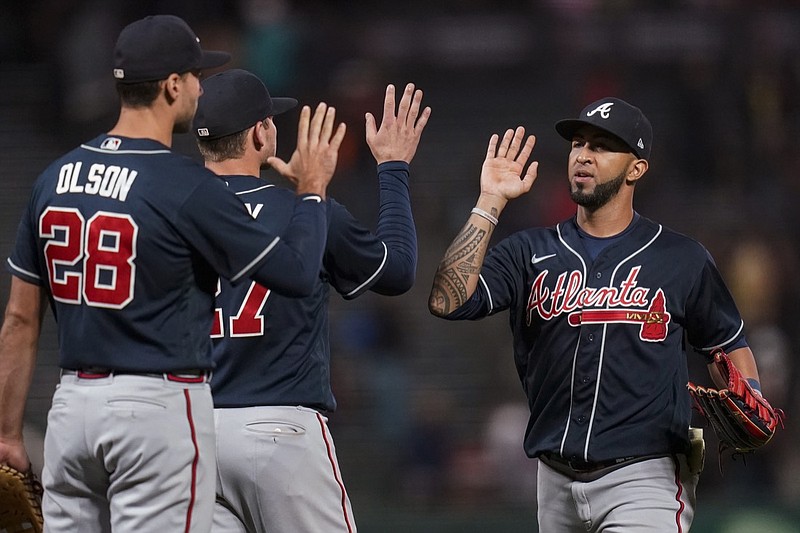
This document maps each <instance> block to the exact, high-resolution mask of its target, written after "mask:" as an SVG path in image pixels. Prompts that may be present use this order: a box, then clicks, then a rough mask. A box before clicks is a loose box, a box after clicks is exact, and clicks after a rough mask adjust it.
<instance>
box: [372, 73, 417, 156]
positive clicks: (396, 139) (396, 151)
mask: <svg viewBox="0 0 800 533" xmlns="http://www.w3.org/2000/svg"><path fill="white" fill-rule="evenodd" d="M421 103H422V91H420V90H416V91H415V90H414V84H413V83H409V84H408V85H406V88H405V91H404V92H403V96H402V97H401V98H400V104H399V105H398V107H397V115H395V109H394V106H395V88H394V85H388V86H387V87H386V97H385V98H384V100H383V119H382V120H381V126H380V129H376V128H375V117H374V116H373V115H372V113H367V114H366V115H365V118H366V130H367V144H368V145H369V148H370V150H371V151H372V155H373V156H374V157H375V160H376V161H377V162H378V164H380V163H384V162H386V161H405V162H406V163H410V162H411V160H412V159H413V158H414V154H415V153H416V151H417V146H418V145H419V138H420V136H421V135H422V130H424V129H425V125H426V124H427V123H428V118H429V117H430V116H431V108H430V107H426V108H425V109H423V110H422V113H420V105H421Z"/></svg>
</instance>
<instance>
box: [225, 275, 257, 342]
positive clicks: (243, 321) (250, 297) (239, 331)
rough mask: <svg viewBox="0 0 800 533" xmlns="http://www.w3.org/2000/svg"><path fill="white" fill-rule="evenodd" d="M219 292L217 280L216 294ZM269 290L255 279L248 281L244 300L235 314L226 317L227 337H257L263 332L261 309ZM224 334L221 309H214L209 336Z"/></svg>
mask: <svg viewBox="0 0 800 533" xmlns="http://www.w3.org/2000/svg"><path fill="white" fill-rule="evenodd" d="M219 293H220V286H219V282H217V296H219ZM269 294H270V290H269V289H268V288H266V287H264V286H262V285H259V284H258V283H256V282H255V281H252V282H250V287H249V288H248V289H247V294H246V295H245V297H244V301H243V302H242V304H241V305H240V306H239V310H238V311H237V312H236V314H235V315H231V316H230V318H228V324H229V327H228V332H227V333H228V336H229V337H257V336H260V335H263V334H264V315H263V314H262V311H263V309H264V305H265V304H266V303H267V298H269ZM224 336H225V328H224V318H223V309H222V308H221V307H217V308H216V309H215V310H214V323H213V324H212V325H211V338H212V339H218V338H220V337H224Z"/></svg>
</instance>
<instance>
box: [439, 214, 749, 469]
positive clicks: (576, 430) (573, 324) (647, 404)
mask: <svg viewBox="0 0 800 533" xmlns="http://www.w3.org/2000/svg"><path fill="white" fill-rule="evenodd" d="M505 309H508V310H509V314H510V316H509V320H510V324H511V330H512V332H513V346H514V358H515V362H516V367H517V370H518V372H519V377H520V379H521V381H522V385H523V388H524V390H525V393H526V395H527V397H528V403H529V407H530V410H531V417H530V422H529V424H528V428H527V431H526V435H525V450H526V452H527V453H528V455H529V456H531V457H536V456H538V455H540V454H541V453H544V452H551V453H556V454H560V455H562V456H564V457H566V458H568V459H571V460H576V459H578V460H584V461H589V462H600V461H606V460H611V459H616V458H621V457H629V456H641V455H649V454H664V453H666V454H669V453H685V452H686V451H687V450H688V435H687V433H688V426H689V422H690V416H691V411H690V399H689V394H688V393H687V391H686V383H687V381H688V376H687V374H688V370H687V363H686V353H685V341H688V342H689V343H690V344H691V345H692V346H693V347H694V348H695V349H697V350H699V351H701V352H704V353H706V354H708V353H709V352H710V351H711V350H712V349H713V348H715V347H722V348H727V349H730V348H732V347H741V346H745V345H746V344H745V342H744V334H743V323H742V319H741V317H740V315H739V312H738V310H737V308H736V305H735V304H734V301H733V298H732V297H731V295H730V293H729V291H728V289H727V288H726V287H725V284H724V282H723V280H722V278H721V276H720V274H719V272H718V271H717V269H716V267H715V265H714V262H713V261H712V259H711V256H710V255H709V253H708V251H707V250H706V249H705V248H704V247H703V246H702V245H701V244H699V243H698V242H696V241H694V240H692V239H690V238H688V237H685V236H683V235H680V234H678V233H675V232H673V231H670V230H669V229H666V228H664V227H662V226H661V225H659V224H657V223H655V222H652V221H650V220H648V219H646V218H644V217H639V216H637V217H636V218H635V220H634V222H632V227H630V228H629V230H628V231H627V233H626V234H625V235H624V237H623V238H622V239H620V240H617V241H615V242H613V243H612V244H610V245H609V246H607V247H606V248H605V249H603V250H602V251H601V252H600V253H599V255H598V256H597V257H596V259H595V260H594V261H592V260H591V259H590V255H589V254H588V253H587V252H586V250H585V249H584V246H583V241H582V239H581V238H580V236H579V232H578V226H577V224H576V222H575V219H574V218H573V219H571V220H568V221H565V222H562V223H560V224H558V225H557V226H555V227H551V228H535V229H530V230H525V231H521V232H519V233H516V234H514V235H512V236H510V237H508V238H506V239H504V240H503V241H501V242H500V243H499V244H497V245H496V246H495V247H493V248H492V249H491V250H490V251H489V253H488V254H487V256H486V260H485V263H484V265H483V268H482V269H481V275H480V281H479V284H478V290H476V292H475V294H474V295H473V296H472V298H471V299H470V300H469V301H468V302H466V303H465V304H464V306H462V307H461V308H459V309H458V310H456V311H455V312H453V313H452V314H450V315H449V316H448V317H446V318H448V319H465V318H466V319H478V318H482V317H484V316H487V315H491V314H494V313H497V312H500V311H502V310H505Z"/></svg>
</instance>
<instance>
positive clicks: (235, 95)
mask: <svg viewBox="0 0 800 533" xmlns="http://www.w3.org/2000/svg"><path fill="white" fill-rule="evenodd" d="M202 85H203V94H202V96H200V100H199V101H198V104H197V113H195V115H194V124H193V127H192V129H193V130H194V133H195V136H196V137H197V138H198V139H200V140H204V141H211V140H214V139H219V138H220V137H225V136H226V135H231V134H233V133H238V132H240V131H243V130H246V129H247V128H249V127H251V126H253V125H254V124H255V123H256V122H258V121H261V120H264V119H265V118H267V117H274V116H275V115H279V114H281V113H283V112H285V111H289V110H290V109H292V108H293V107H295V106H296V105H297V100H295V99H294V98H273V97H271V96H270V94H269V91H268V90H267V87H266V86H265V85H264V82H262V81H261V80H260V79H259V78H258V76H256V75H255V74H252V73H250V72H248V71H246V70H242V69H238V68H233V69H230V70H226V71H224V72H220V73H219V74H214V75H213V76H210V77H209V78H207V79H205V80H203V82H202Z"/></svg>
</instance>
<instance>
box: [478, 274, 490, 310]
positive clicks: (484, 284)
mask: <svg viewBox="0 0 800 533" xmlns="http://www.w3.org/2000/svg"><path fill="white" fill-rule="evenodd" d="M478 281H480V282H481V285H483V290H484V291H486V297H487V298H489V314H492V309H494V302H493V301H492V292H491V291H490V290H489V285H487V284H486V280H485V279H483V274H478Z"/></svg>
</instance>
